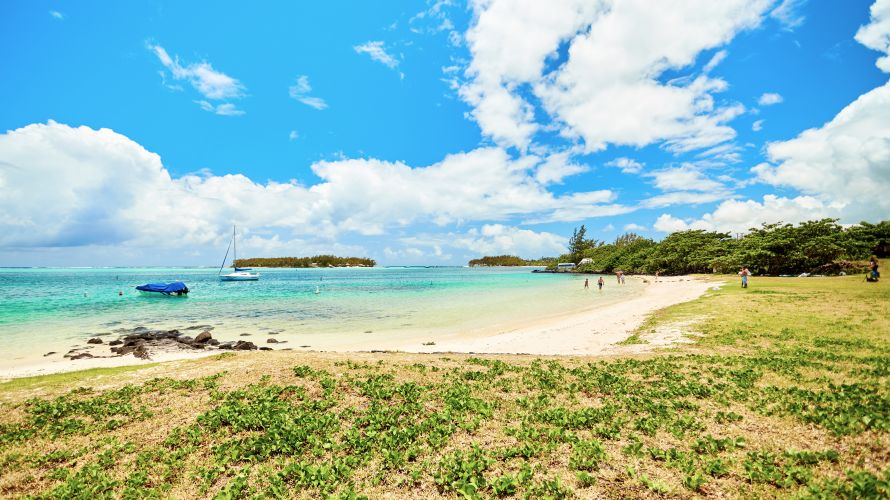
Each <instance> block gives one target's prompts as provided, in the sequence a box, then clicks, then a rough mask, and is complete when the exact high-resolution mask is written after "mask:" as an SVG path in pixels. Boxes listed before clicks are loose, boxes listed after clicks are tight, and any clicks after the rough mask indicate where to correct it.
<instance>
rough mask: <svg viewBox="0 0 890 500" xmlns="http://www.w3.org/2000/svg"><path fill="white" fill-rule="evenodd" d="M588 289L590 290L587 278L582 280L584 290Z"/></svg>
mask: <svg viewBox="0 0 890 500" xmlns="http://www.w3.org/2000/svg"><path fill="white" fill-rule="evenodd" d="M588 288H590V282H589V281H588V279H587V278H584V289H585V290H587V289H588Z"/></svg>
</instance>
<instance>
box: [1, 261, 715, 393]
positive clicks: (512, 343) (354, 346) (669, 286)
mask: <svg viewBox="0 0 890 500" xmlns="http://www.w3.org/2000/svg"><path fill="white" fill-rule="evenodd" d="M632 279H641V280H643V284H642V286H643V289H642V293H640V294H639V295H637V296H634V297H632V298H629V299H626V300H622V301H619V302H607V303H593V304H592V305H591V307H589V308H585V309H583V310H581V311H577V310H576V311H571V312H567V313H562V314H557V315H554V316H549V317H544V318H540V319H537V320H534V321H532V322H528V323H526V324H523V325H516V324H506V325H498V324H495V325H492V326H489V327H486V328H480V329H478V330H474V331H470V332H466V331H458V332H437V333H431V334H430V335H423V334H421V333H419V332H416V331H410V330H409V331H405V332H391V333H392V334H391V335H388V336H387V337H385V338H381V337H380V336H377V335H375V336H374V337H368V338H361V339H356V338H354V337H349V338H347V337H345V336H342V335H336V334H334V335H331V334H320V335H319V336H318V337H316V338H315V339H314V340H313V342H312V343H313V346H312V348H311V349H305V350H303V349H300V350H297V349H294V350H293V351H292V353H293V354H295V355H300V354H307V353H317V352H328V353H361V352H365V353H367V352H375V351H389V352H405V353H418V354H424V353H428V354H429V353H446V352H453V353H478V354H529V355H570V356H606V355H614V354H616V352H615V348H616V347H618V346H616V344H617V343H618V342H621V341H622V340H624V339H626V338H627V337H629V336H630V335H631V334H632V333H633V332H634V331H635V330H636V329H637V328H639V326H640V325H642V324H643V322H644V321H645V320H646V319H647V318H648V317H649V316H650V315H651V314H652V313H654V312H655V311H657V310H659V309H663V308H665V307H669V306H671V305H674V304H679V303H682V302H688V301H691V300H695V299H697V298H698V297H700V296H702V295H703V294H704V293H705V292H706V291H707V290H708V289H710V288H711V287H713V286H715V285H716V284H717V283H715V282H712V281H705V280H702V279H698V278H692V277H689V276H672V277H661V278H659V281H658V282H657V283H656V282H654V279H653V277H651V276H634V277H632ZM595 286H596V285H595V284H594V285H593V286H591V289H590V290H588V291H586V292H584V293H590V294H596V293H597V290H596V288H595ZM606 286H615V285H614V284H612V283H607V285H606ZM429 342H434V343H433V344H429V345H427V344H428V343H429ZM659 346H663V345H659ZM276 350H280V349H276ZM220 352H221V351H219V350H201V351H173V352H163V351H162V352H156V353H152V355H151V358H150V359H139V358H136V357H133V356H129V355H127V356H119V357H93V358H89V359H80V360H71V359H65V360H53V361H49V362H44V363H35V364H26V365H19V366H14V367H9V368H2V369H0V381H4V380H11V379H16V378H22V377H32V376H39V375H49V374H55V373H65V372H71V371H79V370H87V369H92V368H111V367H120V366H129V365H140V364H151V363H163V362H169V361H177V360H188V359H198V358H202V357H206V356H212V355H215V354H219V353H220Z"/></svg>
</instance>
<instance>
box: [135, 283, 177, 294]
mask: <svg viewBox="0 0 890 500" xmlns="http://www.w3.org/2000/svg"><path fill="white" fill-rule="evenodd" d="M136 290H139V291H140V292H145V293H148V294H152V295H153V294H156V293H158V294H162V295H168V296H169V295H177V296H182V295H185V294H187V293H189V287H187V286H185V283H183V282H181V281H174V282H172V283H148V284H145V285H139V286H137V287H136Z"/></svg>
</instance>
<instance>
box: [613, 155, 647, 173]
mask: <svg viewBox="0 0 890 500" xmlns="http://www.w3.org/2000/svg"><path fill="white" fill-rule="evenodd" d="M606 166H607V167H617V168H620V169H621V171H622V172H624V173H625V174H636V173H639V172H640V171H641V170H643V166H644V164H642V163H640V162H638V161H636V160H632V159H630V158H623V157H622V158H615V159H614V160H612V161H610V162H608V163H606Z"/></svg>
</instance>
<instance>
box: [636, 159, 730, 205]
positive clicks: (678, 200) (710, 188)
mask: <svg viewBox="0 0 890 500" xmlns="http://www.w3.org/2000/svg"><path fill="white" fill-rule="evenodd" d="M646 176H648V177H652V178H653V179H654V182H653V183H654V184H655V187H657V188H658V189H660V190H662V191H666V192H665V193H662V194H660V195H657V196H653V197H650V198H647V199H645V200H643V201H641V202H640V206H641V207H643V208H660V207H667V206H670V205H700V204H703V203H712V202H715V201H719V200H724V199H726V198H728V197H730V196H731V195H732V192H731V191H730V190H729V189H728V188H727V187H726V186H725V185H724V184H723V183H722V182H718V181H715V180H713V179H710V178H708V177H707V176H705V175H704V174H703V173H702V172H701V170H700V169H699V168H697V167H696V166H695V165H693V164H691V163H684V164H682V165H680V166H679V167H669V168H663V169H661V170H656V171H655V172H651V173H648V174H646Z"/></svg>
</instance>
